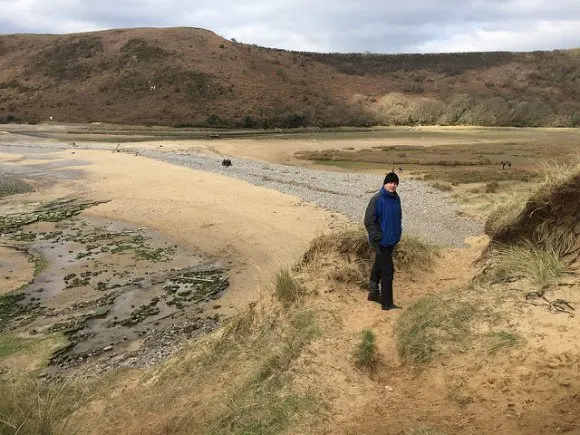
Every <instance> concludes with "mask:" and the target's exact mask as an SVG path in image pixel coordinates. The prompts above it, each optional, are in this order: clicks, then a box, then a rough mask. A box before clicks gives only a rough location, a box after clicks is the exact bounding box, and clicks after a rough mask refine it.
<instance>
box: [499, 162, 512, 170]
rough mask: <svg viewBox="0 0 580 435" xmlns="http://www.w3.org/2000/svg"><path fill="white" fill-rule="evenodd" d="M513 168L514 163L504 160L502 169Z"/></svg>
mask: <svg viewBox="0 0 580 435" xmlns="http://www.w3.org/2000/svg"><path fill="white" fill-rule="evenodd" d="M506 166H507V167H508V169H509V168H511V167H512V162H510V161H509V160H502V161H501V168H502V169H505V167H506Z"/></svg>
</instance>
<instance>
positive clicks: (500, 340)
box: [486, 331, 520, 354]
mask: <svg viewBox="0 0 580 435" xmlns="http://www.w3.org/2000/svg"><path fill="white" fill-rule="evenodd" d="M486 338H487V350H488V352H489V353H490V354H495V353H496V352H497V351H499V350H501V349H506V348H509V347H514V346H517V345H518V344H519V343H520V337H519V336H518V335H516V334H512V333H511V332H506V331H497V332H490V333H489V334H487V336H486Z"/></svg>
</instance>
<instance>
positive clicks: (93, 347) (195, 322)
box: [1, 216, 228, 372]
mask: <svg viewBox="0 0 580 435" xmlns="http://www.w3.org/2000/svg"><path fill="white" fill-rule="evenodd" d="M1 239H2V240H1V241H2V242H5V243H6V242H8V243H12V244H17V245H18V247H19V249H24V250H26V252H28V253H29V255H30V256H31V259H33V260H34V261H35V262H36V264H37V275H36V276H35V278H34V280H33V281H32V282H31V283H30V284H29V285H28V286H26V287H25V288H24V289H23V291H22V292H23V294H24V298H23V299H22V300H21V301H19V303H20V304H22V306H25V307H29V310H27V311H26V312H25V313H23V314H22V315H20V316H19V317H16V318H15V319H13V320H12V321H11V322H9V323H8V325H6V326H5V328H4V329H5V330H14V331H16V332H20V331H21V332H27V333H29V334H50V333H55V332H59V333H63V334H65V335H66V336H67V338H68V341H69V344H68V346H66V347H64V348H62V349H60V350H58V351H57V352H56V353H55V354H54V355H53V356H52V359H51V366H50V370H49V372H55V371H62V370H67V369H71V368H77V367H80V366H87V365H90V366H92V367H93V368H95V367H97V368H98V370H100V371H103V370H107V369H109V368H114V367H118V366H144V365H145V366H148V365H152V364H154V363H156V362H159V361H160V360H162V359H164V358H165V357H166V356H167V355H169V354H171V353H172V352H174V351H175V350H176V349H178V348H179V347H180V346H181V344H182V342H183V341H184V340H185V339H187V338H192V337H195V336H196V335H198V334H199V333H201V332H203V331H207V330H211V329H213V328H215V327H216V326H218V325H219V324H220V318H219V315H217V314H216V312H215V310H214V309H215V308H219V305H218V303H217V302H216V300H217V299H219V298H220V297H221V296H222V295H223V292H224V291H225V290H226V289H227V286H228V278H227V273H226V269H225V268H224V265H222V264H220V263H218V262H207V261H204V259H203V258H201V257H200V256H199V255H196V254H195V253H192V252H189V251H187V250H186V249H184V248H182V247H180V246H178V245H176V244H173V243H171V242H170V241H168V240H166V239H164V238H163V236H161V235H160V234H158V233H155V232H153V231H151V230H148V229H145V228H138V227H136V226H133V225H130V224H128V223H124V222H116V221H110V220H102V219H97V218H93V217H90V218H89V217H85V216H75V217H71V218H68V219H65V220H62V221H59V222H36V223H33V224H30V225H26V226H23V227H21V228H20V229H18V230H16V231H12V232H9V233H8V234H4V235H3V236H2V237H1Z"/></svg>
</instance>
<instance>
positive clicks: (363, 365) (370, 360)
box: [354, 329, 377, 371]
mask: <svg viewBox="0 0 580 435" xmlns="http://www.w3.org/2000/svg"><path fill="white" fill-rule="evenodd" d="M354 359H355V364H356V366H357V367H358V368H360V369H363V370H369V371H372V370H374V369H375V368H376V366H377V338H376V336H375V333H374V332H373V331H371V330H370V329H365V330H364V331H362V333H361V337H360V342H359V344H358V345H357V347H356V350H355V352H354Z"/></svg>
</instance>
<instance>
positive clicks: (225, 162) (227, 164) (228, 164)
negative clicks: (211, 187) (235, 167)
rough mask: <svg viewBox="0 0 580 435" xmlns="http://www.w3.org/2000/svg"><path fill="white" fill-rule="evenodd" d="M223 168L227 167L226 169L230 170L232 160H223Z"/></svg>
mask: <svg viewBox="0 0 580 435" xmlns="http://www.w3.org/2000/svg"><path fill="white" fill-rule="evenodd" d="M222 166H225V167H226V168H229V167H230V166H232V161H231V160H230V159H223V160H222Z"/></svg>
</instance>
